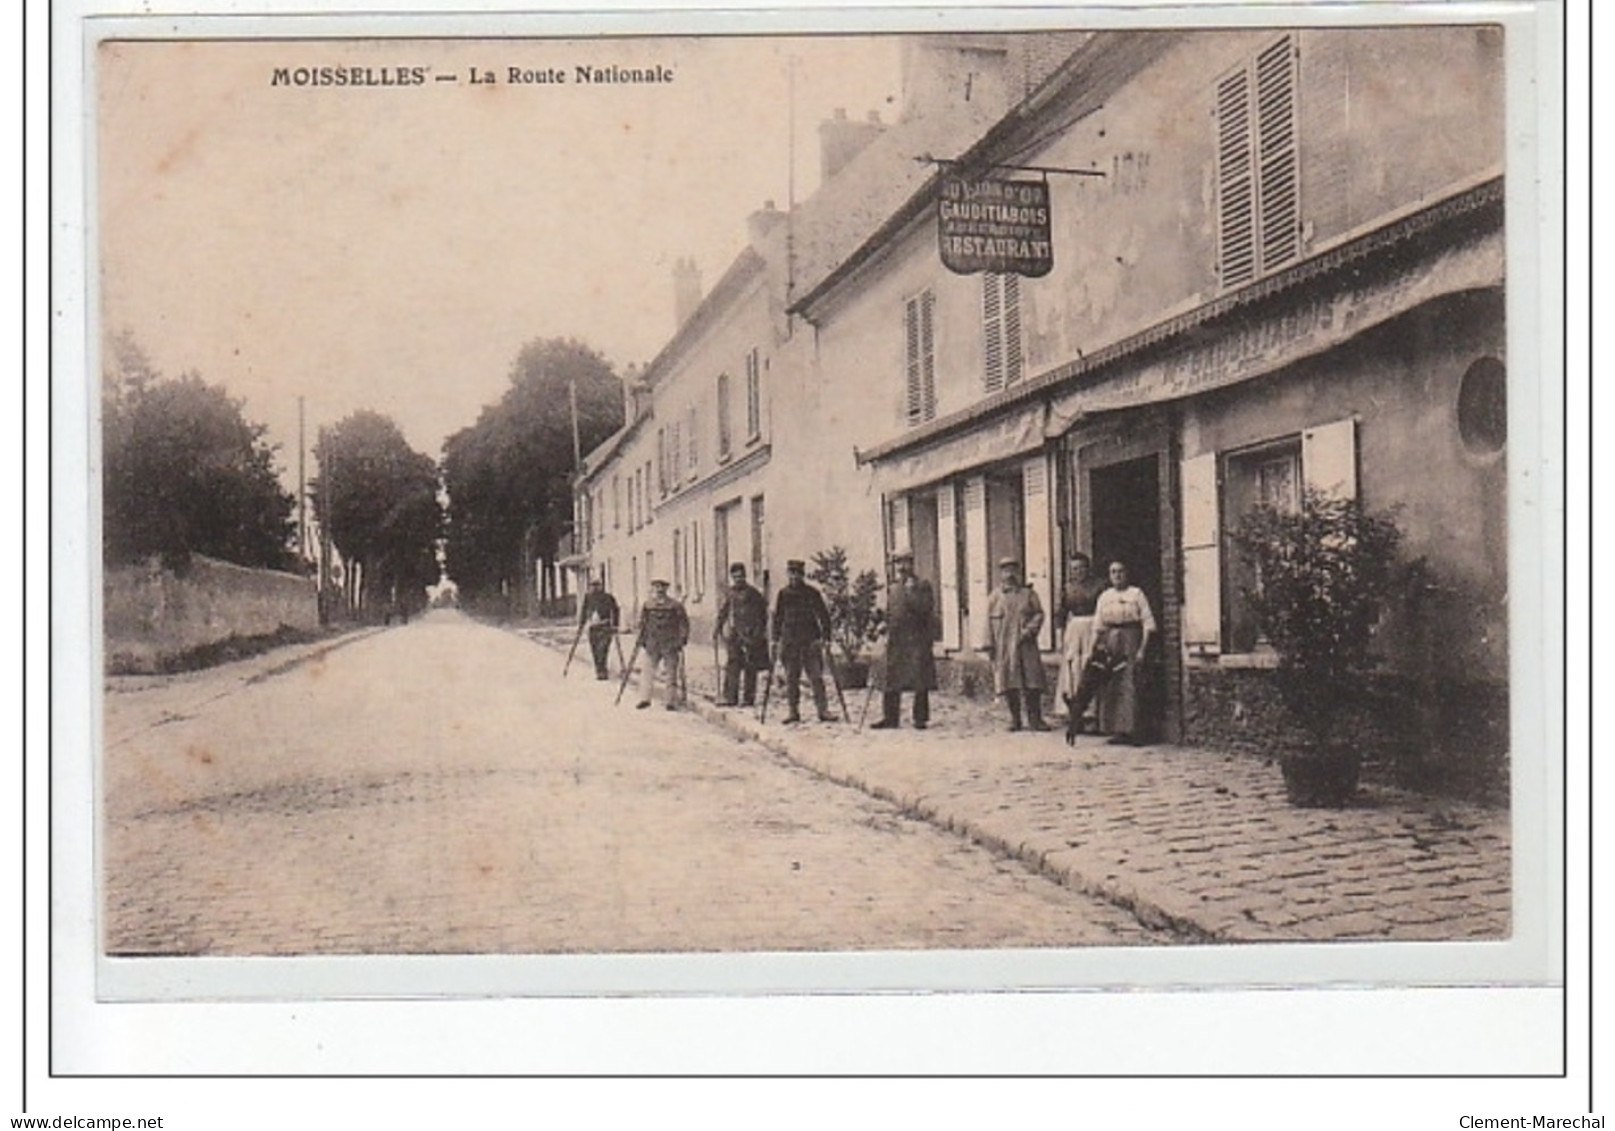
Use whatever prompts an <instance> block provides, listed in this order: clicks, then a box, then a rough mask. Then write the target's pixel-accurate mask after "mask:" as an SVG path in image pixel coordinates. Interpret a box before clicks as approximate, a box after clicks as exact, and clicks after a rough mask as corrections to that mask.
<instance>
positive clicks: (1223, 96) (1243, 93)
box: [1215, 35, 1301, 287]
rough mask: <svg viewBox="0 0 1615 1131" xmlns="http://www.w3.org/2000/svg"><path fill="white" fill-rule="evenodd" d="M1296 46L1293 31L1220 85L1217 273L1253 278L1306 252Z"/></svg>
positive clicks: (1228, 282)
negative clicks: (1303, 246) (1302, 220)
mask: <svg viewBox="0 0 1615 1131" xmlns="http://www.w3.org/2000/svg"><path fill="white" fill-rule="evenodd" d="M1296 57H1297V52H1296V46H1295V39H1294V37H1293V36H1289V35H1286V36H1284V37H1283V38H1281V39H1279V40H1277V41H1275V42H1274V43H1272V44H1270V45H1269V46H1267V47H1266V48H1264V49H1263V50H1261V51H1259V52H1257V54H1256V55H1255V56H1254V57H1253V58H1251V59H1249V60H1247V61H1246V62H1245V63H1243V64H1242V65H1241V66H1240V67H1239V68H1237V69H1236V70H1234V71H1232V72H1231V73H1229V74H1227V75H1224V76H1223V77H1222V78H1221V79H1220V80H1219V81H1218V83H1217V90H1216V110H1215V116H1216V121H1217V274H1218V278H1219V279H1220V280H1221V283H1222V285H1223V286H1224V287H1233V286H1238V285H1239V284H1241V283H1247V282H1250V281H1251V280H1252V279H1255V278H1256V277H1257V276H1259V275H1262V274H1265V273H1266V272H1268V271H1271V270H1273V269H1274V268H1276V267H1279V266H1281V265H1283V264H1285V263H1288V262H1289V261H1290V260H1292V259H1295V258H1296V256H1298V255H1299V254H1300V252H1301V204H1300V195H1301V185H1300V160H1299V155H1298V152H1297V144H1296Z"/></svg>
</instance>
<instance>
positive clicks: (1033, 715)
mask: <svg viewBox="0 0 1615 1131" xmlns="http://www.w3.org/2000/svg"><path fill="white" fill-rule="evenodd" d="M998 572H999V581H1000V584H999V587H998V588H997V589H996V590H994V591H993V595H992V596H991V597H990V598H989V599H988V601H987V650H988V652H989V653H991V655H992V661H993V690H994V691H996V692H997V693H998V694H999V695H1002V696H1003V697H1004V701H1005V702H1006V703H1007V704H1008V705H1009V720H1010V725H1009V729H1010V730H1021V729H1022V725H1021V706H1022V704H1023V703H1024V704H1025V706H1026V725H1027V726H1029V727H1030V728H1031V729H1032V730H1048V729H1049V725H1048V724H1047V723H1045V722H1044V721H1043V691H1044V689H1045V688H1046V687H1047V686H1048V677H1047V676H1046V675H1045V674H1044V672H1043V658H1042V656H1041V655H1040V654H1039V652H1038V646H1037V634H1038V632H1039V631H1040V630H1041V629H1042V628H1043V604H1042V602H1040V601H1039V600H1038V599H1037V593H1036V591H1035V590H1032V589H1030V588H1028V587H1027V586H1024V585H1022V584H1021V582H1020V563H1019V562H1017V561H1015V560H1014V559H1013V558H1005V559H1004V560H1003V561H1001V562H999V563H998Z"/></svg>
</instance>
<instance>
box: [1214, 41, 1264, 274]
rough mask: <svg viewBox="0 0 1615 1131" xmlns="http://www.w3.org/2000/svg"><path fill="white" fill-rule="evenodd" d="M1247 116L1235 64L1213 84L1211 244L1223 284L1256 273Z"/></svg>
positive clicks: (1246, 97)
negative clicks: (1214, 240)
mask: <svg viewBox="0 0 1615 1131" xmlns="http://www.w3.org/2000/svg"><path fill="white" fill-rule="evenodd" d="M1250 117H1251V106H1250V80H1249V77H1248V75H1247V73H1246V70H1245V68H1243V67H1241V68H1240V69H1239V70H1238V71H1237V72H1235V73H1234V74H1231V75H1228V76H1227V77H1225V78H1224V79H1222V80H1221V81H1220V82H1219V83H1218V84H1217V249H1218V272H1219V274H1220V276H1221V278H1222V285H1223V286H1224V287H1232V286H1236V285H1238V284H1240V283H1245V282H1249V281H1250V280H1251V279H1253V278H1255V277H1256V184H1255V178H1254V176H1253V175H1252V169H1251V129H1250Z"/></svg>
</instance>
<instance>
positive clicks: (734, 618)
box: [712, 562, 769, 707]
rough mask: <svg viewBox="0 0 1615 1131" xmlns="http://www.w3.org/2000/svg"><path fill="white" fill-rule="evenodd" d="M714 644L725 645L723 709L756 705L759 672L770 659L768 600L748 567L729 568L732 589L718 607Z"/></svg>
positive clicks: (721, 704) (719, 704)
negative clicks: (750, 580) (755, 585)
mask: <svg viewBox="0 0 1615 1131" xmlns="http://www.w3.org/2000/svg"><path fill="white" fill-rule="evenodd" d="M712 638H713V640H714V641H718V640H722V641H723V646H724V665H723V694H722V696H721V697H720V698H719V700H718V706H720V707H735V706H745V707H751V706H755V705H756V703H757V673H758V672H766V671H768V668H769V660H768V600H767V599H766V598H765V597H764V596H763V595H762V594H761V593H760V592H758V591H757V590H756V589H755V588H753V587H752V586H751V585H750V584H748V583H747V581H746V567H745V566H744V565H742V564H741V563H740V562H735V563H734V564H733V565H731V566H730V567H729V588H728V590H727V591H726V592H725V593H724V595H723V603H722V604H720V605H719V606H718V623H717V624H716V626H714V628H713V630H712Z"/></svg>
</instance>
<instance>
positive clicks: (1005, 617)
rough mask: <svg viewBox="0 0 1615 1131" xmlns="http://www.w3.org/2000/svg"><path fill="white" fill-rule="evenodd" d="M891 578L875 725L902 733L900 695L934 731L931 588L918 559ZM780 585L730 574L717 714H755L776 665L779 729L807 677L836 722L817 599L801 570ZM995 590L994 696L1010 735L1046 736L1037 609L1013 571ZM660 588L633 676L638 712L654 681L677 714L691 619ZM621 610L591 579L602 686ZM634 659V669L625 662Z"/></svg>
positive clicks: (901, 564) (1009, 566)
mask: <svg viewBox="0 0 1615 1131" xmlns="http://www.w3.org/2000/svg"><path fill="white" fill-rule="evenodd" d="M891 564H892V575H893V576H892V582H891V585H890V586H889V587H888V591H887V602H886V648H885V662H884V672H883V673H881V674H880V675H879V677H878V678H877V685H878V686H879V688H880V690H881V715H880V718H879V719H878V720H877V721H876V722H875V723H873V724H872V729H875V730H887V729H891V728H893V727H897V726H899V725H901V717H902V698H903V694H904V693H905V692H907V693H909V694H910V695H911V696H912V720H913V725H914V727H915V729H917V730H924V729H926V727H927V726H929V725H930V719H931V692H932V691H934V690H936V687H937V668H936V659H935V654H934V646H935V644H936V642H937V641H938V640H939V639H941V622H940V619H939V617H938V614H937V603H936V594H935V591H934V590H933V588H932V586H931V584H930V582H928V581H926V580H924V579H923V578H921V577H919V576H917V575H916V574H915V572H914V556H913V554H911V553H908V552H906V551H903V552H898V553H895V554H893V555H892V556H891ZM785 573H786V583H785V586H784V587H783V588H782V589H781V590H780V592H779V594H778V595H777V596H776V598H775V600H774V610H773V614H772V616H770V614H769V610H768V600H767V598H766V597H764V596H763V594H762V593H761V592H760V591H759V590H758V589H757V588H756V587H755V586H753V585H752V584H751V583H750V582H749V581H747V579H746V567H745V566H744V565H742V564H741V563H739V562H736V563H734V564H733V565H731V566H730V567H729V588H728V589H726V590H725V591H724V595H723V600H722V602H721V603H720V604H719V606H718V617H717V623H716V625H715V627H714V629H713V641H714V644H716V643H718V642H721V643H722V644H723V646H724V654H725V662H724V668H723V685H722V691H721V695H720V698H719V700H718V702H719V705H720V706H725V707H741V706H744V707H752V706H755V705H756V702H757V676H758V673H763V674H764V677H765V678H770V673H772V671H773V670H774V667H775V663H776V661H777V662H778V664H779V665H780V666H782V667H783V668H784V677H785V702H786V715H785V720H784V721H785V722H787V723H798V722H800V721H801V712H800V707H801V680H802V677H803V676H804V675H806V676H807V679H808V686H809V689H810V690H811V692H812V695H813V705H814V707H815V709H816V710H817V712H818V717H819V719H820V721H822V722H834V721H836V716H835V715H833V714H831V713H830V710H829V699H828V696H827V695H826V693H825V685H824V662H825V652H826V647H827V645H828V643H829V641H830V639H831V622H830V612H829V609H828V608H827V607H826V605H825V601H824V597H823V595H822V594H821V593H820V592H819V591H818V590H817V589H815V588H814V587H813V586H812V585H809V584H808V583H807V580H806V570H805V566H804V564H803V563H802V562H800V561H796V560H792V561H789V562H787V563H786V566H785ZM999 581H1000V584H999V587H998V588H997V589H995V590H994V591H993V593H992V595H991V597H990V598H989V599H988V603H987V643H986V649H985V650H986V651H987V652H988V654H989V656H990V659H991V662H992V670H993V687H994V691H995V692H996V693H997V694H998V695H999V696H1001V697H1002V698H1003V699H1004V701H1005V703H1006V705H1007V707H1008V709H1009V716H1010V727H1009V729H1010V730H1012V731H1019V730H1023V729H1030V730H1034V731H1046V730H1048V729H1050V728H1049V725H1048V723H1046V722H1045V721H1044V719H1043V705H1042V700H1043V694H1044V692H1045V691H1046V690H1047V687H1048V681H1047V677H1046V675H1045V673H1044V669H1043V660H1042V656H1041V653H1040V651H1039V646H1038V634H1039V632H1040V631H1041V629H1042V627H1043V615H1044V614H1043V608H1042V605H1041V603H1040V602H1039V600H1038V596H1037V593H1036V591H1035V590H1033V589H1031V588H1030V587H1028V586H1025V585H1022V584H1021V581H1020V564H1019V563H1018V562H1015V561H1013V560H1009V559H1005V560H1003V561H1001V562H1000V563H999ZM667 589H668V585H667V582H666V581H665V580H662V579H657V580H654V581H652V582H651V596H650V599H649V600H647V601H646V602H645V603H644V604H643V605H642V606H641V608H640V614H639V648H640V649H641V650H643V651H644V653H645V656H646V663H645V665H644V667H643V668H642V669H641V672H640V686H639V701H638V703H637V706H638V707H640V708H641V709H643V708H646V707H649V706H650V704H651V698H652V693H653V691H654V688H655V684H656V680H657V678H658V676H660V677H661V679H662V680H663V682H664V685H665V686H666V688H667V698H666V707H667V709H668V710H670V711H671V710H674V709H676V708H677V707H678V705H679V704H680V703H681V702H682V701H683V698H684V694H685V693H684V679H683V655H684V649H685V646H686V645H687V644H688V643H689V638H690V619H689V616H688V614H687V613H686V612H685V610H684V606H683V605H682V604H681V603H680V602H678V601H677V600H675V599H674V598H672V597H671V596H669V595H668V592H667ZM619 619H620V612H619V610H618V607H617V602H616V601H615V599H613V598H612V596H611V595H610V594H609V593H607V592H605V588H604V586H603V585H602V583H601V582H600V581H599V580H598V579H597V580H593V581H591V582H590V583H589V591H588V593H587V595H586V596H585V597H584V599H583V604H582V606H581V608H580V610H579V628H580V630H583V629H586V630H587V632H588V636H589V647H590V650H591V652H592V653H593V656H594V665H595V676H596V678H598V679H606V678H607V671H606V664H607V658H608V649H609V648H610V644H611V641H612V639H613V637H614V635H615V633H616V631H617V628H618V622H619ZM630 662H631V661H630Z"/></svg>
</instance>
